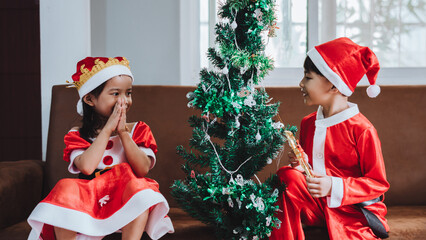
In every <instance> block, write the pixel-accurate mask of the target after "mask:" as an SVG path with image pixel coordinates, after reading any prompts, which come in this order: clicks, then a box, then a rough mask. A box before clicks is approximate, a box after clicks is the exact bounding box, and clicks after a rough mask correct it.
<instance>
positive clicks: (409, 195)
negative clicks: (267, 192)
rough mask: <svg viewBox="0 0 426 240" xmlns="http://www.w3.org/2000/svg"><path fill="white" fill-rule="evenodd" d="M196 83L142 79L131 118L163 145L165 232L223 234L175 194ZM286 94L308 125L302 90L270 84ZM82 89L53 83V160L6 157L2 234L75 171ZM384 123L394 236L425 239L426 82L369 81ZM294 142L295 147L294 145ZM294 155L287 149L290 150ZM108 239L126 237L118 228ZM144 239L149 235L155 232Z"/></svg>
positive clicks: (159, 177)
mask: <svg viewBox="0 0 426 240" xmlns="http://www.w3.org/2000/svg"><path fill="white" fill-rule="evenodd" d="M193 90H194V87H191V86H188V87H186V86H142V85H138V86H134V87H133V107H132V108H131V109H130V111H129V113H128V117H127V118H128V122H130V121H138V120H142V121H144V122H146V123H147V124H148V125H149V126H150V127H151V130H152V131H153V133H154V136H155V138H156V140H157V144H158V150H159V151H158V154H157V163H156V166H155V167H154V168H153V169H152V170H151V171H150V172H149V174H148V177H150V178H153V179H155V180H156V181H157V182H158V183H159V184H160V191H161V192H162V193H163V194H164V196H165V197H166V199H167V200H168V202H169V205H170V208H171V209H170V212H169V216H170V217H171V219H172V221H173V224H174V227H175V233H174V234H167V235H165V236H164V237H163V238H162V239H215V238H214V230H213V229H212V228H210V227H208V226H206V225H204V224H203V223H201V222H199V221H197V220H196V219H193V218H191V217H190V216H188V215H187V214H186V213H185V212H184V211H182V210H181V209H180V208H179V205H178V204H177V202H175V201H174V199H173V198H172V197H171V195H170V186H171V185H172V183H173V180H174V179H183V178H184V174H183V171H182V170H181V169H180V166H181V165H182V164H183V163H184V160H183V159H181V158H180V157H179V156H178V155H177V154H176V146H178V145H183V146H184V147H185V148H187V149H188V148H189V147H188V145H189V139H190V137H191V132H192V129H191V128H190V127H189V124H188V122H187V120H188V118H189V117H190V116H191V115H194V114H196V115H197V114H200V112H198V111H197V110H194V109H192V108H188V107H187V99H186V97H185V96H186V94H187V93H188V92H189V91H193ZM266 90H267V92H268V93H269V95H270V96H271V97H272V98H273V100H272V101H274V102H275V101H280V102H281V105H280V109H279V110H280V116H281V118H282V119H283V121H284V123H285V124H290V125H296V126H299V125H300V120H301V119H302V117H303V116H305V115H307V114H309V113H310V112H313V111H315V110H316V109H315V108H313V107H306V106H304V104H303V99H302V96H301V93H300V89H299V88H296V87H269V88H267V89H266ZM77 99H78V94H77V91H76V90H75V89H72V88H67V87H66V85H56V86H54V87H53V88H52V104H51V114H50V124H49V133H48V142H47V152H46V154H47V155H46V160H45V161H41V160H40V159H30V160H20V161H14V162H10V161H7V159H1V158H0V159H1V160H0V239H5V240H6V239H7V240H13V239H26V238H27V236H28V234H29V232H30V230H31V229H30V227H29V225H28V224H27V222H26V219H27V217H28V216H29V214H30V212H31V211H32V209H33V208H34V207H35V205H36V204H37V203H38V202H39V201H40V200H41V199H42V198H43V197H44V196H46V195H47V194H48V193H49V191H50V189H52V187H53V186H54V185H55V184H56V182H57V181H58V180H59V179H62V178H74V177H76V176H75V175H72V174H70V173H68V171H67V162H65V161H63V160H62V153H63V152H62V150H63V148H64V146H65V145H64V143H63V137H64V135H65V134H66V133H67V131H68V130H69V129H71V128H72V127H73V126H78V125H79V124H80V117H79V116H78V114H77V113H76V111H75V105H76V102H77ZM349 100H350V101H352V102H355V103H357V104H358V105H359V108H360V111H361V112H362V113H363V114H364V115H365V116H367V118H368V119H369V120H370V121H371V122H372V123H373V124H374V126H375V127H376V129H377V131H378V134H379V137H380V139H381V143H382V150H383V155H384V159H385V164H386V172H387V177H388V181H389V182H390V186H391V187H390V189H389V191H388V192H387V193H386V194H385V200H384V201H385V203H386V204H387V206H388V214H387V219H388V222H389V225H390V228H391V230H390V233H389V234H390V238H389V239H392V240H396V239H423V238H424V236H426V188H425V187H424V185H423V184H425V182H426V174H425V173H426V157H425V156H426V145H425V144H426V86H382V93H381V94H380V95H379V96H378V97H377V98H375V99H369V98H368V97H367V95H366V93H365V87H359V88H357V90H356V91H355V93H354V95H353V96H351V97H350V99H349ZM287 149H288V148H287ZM285 155H286V154H284V156H285ZM286 164H287V159H286V157H283V158H282V159H276V160H275V161H274V162H273V163H272V164H270V165H267V166H266V167H265V168H264V169H263V170H262V171H261V172H259V174H258V176H259V178H260V179H261V180H262V181H263V180H265V179H266V178H267V177H268V176H270V174H272V173H275V171H276V170H277V168H279V167H280V166H284V165H286ZM305 233H306V239H328V235H327V232H326V230H325V229H324V228H312V227H305ZM106 239H120V235H119V234H112V235H110V236H108V237H106ZM143 239H149V237H148V236H145V235H144V237H143Z"/></svg>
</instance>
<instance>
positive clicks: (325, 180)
mask: <svg viewBox="0 0 426 240" xmlns="http://www.w3.org/2000/svg"><path fill="white" fill-rule="evenodd" d="M306 184H307V186H308V191H309V193H310V194H311V196H312V197H314V198H320V197H325V196H330V194H331V177H330V176H316V177H315V178H309V177H307V178H306Z"/></svg>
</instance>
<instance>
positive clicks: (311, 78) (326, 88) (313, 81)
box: [299, 71, 333, 106]
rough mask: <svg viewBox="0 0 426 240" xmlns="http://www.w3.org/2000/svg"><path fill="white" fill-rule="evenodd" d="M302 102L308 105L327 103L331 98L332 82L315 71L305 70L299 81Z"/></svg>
mask: <svg viewBox="0 0 426 240" xmlns="http://www.w3.org/2000/svg"><path fill="white" fill-rule="evenodd" d="M299 86H300V88H301V89H300V90H301V91H302V94H303V98H304V102H305V104H306V105H308V106H312V105H327V104H328V103H330V100H331V95H332V94H331V92H332V91H330V90H331V89H332V88H333V84H332V83H331V82H330V81H328V80H327V78H325V77H323V76H321V75H319V74H317V73H315V72H312V71H311V72H307V71H305V74H304V76H303V79H302V81H300V83H299Z"/></svg>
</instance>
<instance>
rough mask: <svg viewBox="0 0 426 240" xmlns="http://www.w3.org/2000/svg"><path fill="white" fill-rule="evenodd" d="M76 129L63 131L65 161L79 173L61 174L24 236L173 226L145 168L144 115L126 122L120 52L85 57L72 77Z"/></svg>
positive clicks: (150, 150)
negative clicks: (64, 176)
mask: <svg viewBox="0 0 426 240" xmlns="http://www.w3.org/2000/svg"><path fill="white" fill-rule="evenodd" d="M72 78H73V80H74V85H75V86H76V88H77V89H78V92H79V95H80V100H79V101H78V103H77V112H78V113H79V114H80V115H82V116H83V120H82V122H83V125H82V127H81V128H78V127H74V128H73V129H71V130H70V131H69V132H68V134H66V135H65V139H64V141H65V145H66V148H65V150H64V160H65V161H68V162H69V167H68V170H69V171H70V172H71V173H75V174H77V173H78V174H79V178H80V179H62V180H60V181H59V182H58V183H57V184H56V186H55V187H54V188H53V189H52V191H51V192H50V194H49V195H48V196H47V197H46V198H45V199H44V200H43V201H42V202H40V203H39V204H38V205H37V206H36V208H35V209H34V210H33V212H32V213H31V215H30V217H29V218H28V222H29V224H30V225H31V227H32V228H33V229H32V231H31V233H30V236H29V238H28V239H40V238H41V239H55V237H56V239H59V240H61V239H102V237H103V236H105V235H108V234H111V233H113V232H116V231H118V230H121V231H122V239H140V238H141V236H142V234H143V232H144V230H146V232H147V233H148V235H149V236H150V237H151V238H152V239H158V238H160V237H161V236H163V235H164V234H166V233H167V232H169V233H172V232H173V231H174V230H173V226H172V223H171V221H170V218H168V217H167V216H166V214H167V212H168V211H169V206H168V204H167V201H166V199H165V198H164V197H163V195H162V194H161V193H160V192H159V189H158V184H157V182H155V181H154V180H151V179H148V178H145V175H146V174H147V173H148V171H149V170H150V169H151V168H152V167H153V166H154V164H155V160H156V159H155V153H156V152H157V145H156V143H155V139H154V137H153V135H152V133H151V130H150V128H149V127H148V125H146V124H145V123H143V122H137V123H127V121H126V112H127V111H128V110H129V108H130V106H131V105H132V97H131V93H132V82H133V75H132V73H131V72H130V67H129V62H128V61H127V59H126V58H123V57H116V58H99V57H97V58H93V57H87V58H85V59H83V60H81V61H80V62H78V64H77V72H76V73H75V74H74V75H73V76H72Z"/></svg>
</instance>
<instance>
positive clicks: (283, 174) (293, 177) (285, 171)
mask: <svg viewBox="0 0 426 240" xmlns="http://www.w3.org/2000/svg"><path fill="white" fill-rule="evenodd" d="M277 175H278V177H279V178H280V180H281V182H283V183H285V184H286V185H290V184H293V183H294V182H300V181H301V180H302V181H303V180H304V175H303V173H301V172H300V171H299V170H297V169H295V168H292V167H290V166H284V167H281V168H280V169H278V171H277Z"/></svg>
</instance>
